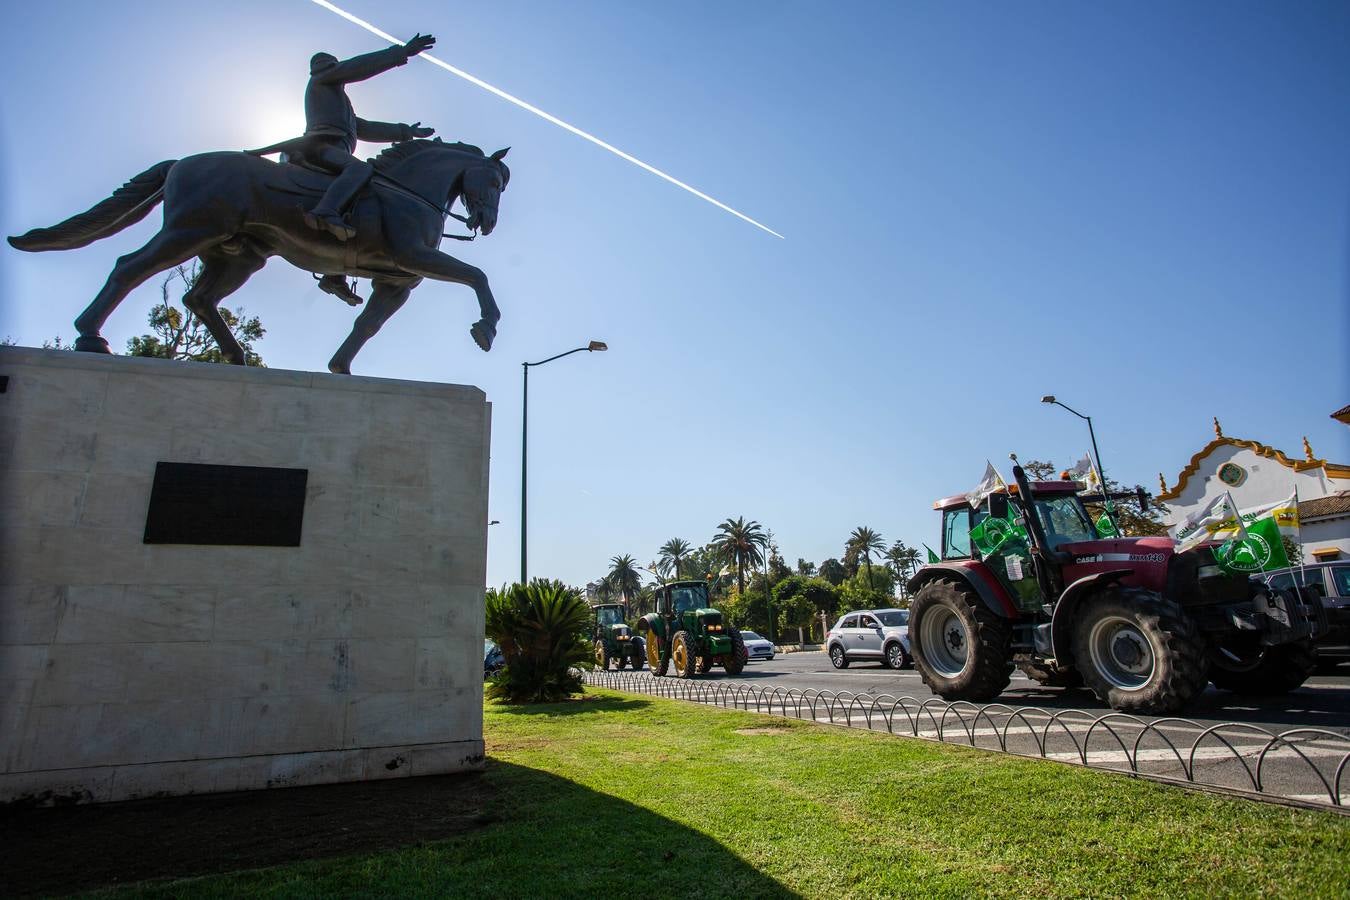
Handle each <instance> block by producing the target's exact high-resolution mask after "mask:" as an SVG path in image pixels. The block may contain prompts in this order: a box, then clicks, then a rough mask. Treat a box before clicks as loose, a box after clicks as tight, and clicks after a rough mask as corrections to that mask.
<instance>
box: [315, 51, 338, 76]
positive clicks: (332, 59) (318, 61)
mask: <svg viewBox="0 0 1350 900" xmlns="http://www.w3.org/2000/svg"><path fill="white" fill-rule="evenodd" d="M337 61H338V59H337V57H336V56H334V55H333V54H331V53H315V54H314V55H313V56H311V57H310V58H309V74H311V75H318V74H319V73H320V72H322V71H323V70H324V69H328V68H331V67H333V66H335V65H337Z"/></svg>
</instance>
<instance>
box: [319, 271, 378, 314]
mask: <svg viewBox="0 0 1350 900" xmlns="http://www.w3.org/2000/svg"><path fill="white" fill-rule="evenodd" d="M330 278H331V279H332V280H331V281H330V280H329V279H330ZM314 279H315V280H316V281H317V282H318V283H319V290H321V291H323V292H324V293H325V294H332V295H333V296H334V297H337V298H338V299H339V300H341V301H342V302H343V303H345V304H347V305H348V306H360V305H361V304H362V303H365V302H366V301H365V300H364V299H363V298H362V297H361V295H360V294H358V293H357V292H356V281H355V280H353V281H352V283H351V286H350V287H348V286H347V279H345V278H343V277H342V276H340V275H331V276H330V275H325V276H323V277H322V278H320V277H319V276H317V275H316V276H314Z"/></svg>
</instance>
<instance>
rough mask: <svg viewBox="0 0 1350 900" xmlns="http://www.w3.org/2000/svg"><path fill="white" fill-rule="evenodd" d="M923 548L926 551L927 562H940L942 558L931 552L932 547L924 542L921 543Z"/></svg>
mask: <svg viewBox="0 0 1350 900" xmlns="http://www.w3.org/2000/svg"><path fill="white" fill-rule="evenodd" d="M923 549H925V550H927V551H928V562H929V563H930V564H932V563H935V562H942V560H940V559H938V555H937V554H936V553H934V552H933V548H932V547H930V546H928V545H927V544H924V545H923Z"/></svg>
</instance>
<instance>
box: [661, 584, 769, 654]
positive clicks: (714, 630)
mask: <svg viewBox="0 0 1350 900" xmlns="http://www.w3.org/2000/svg"><path fill="white" fill-rule="evenodd" d="M654 595H655V601H656V612H654V613H648V614H647V615H645V616H643V617H642V618H641V619H638V623H637V628H638V631H640V632H642V633H643V634H644V635H645V636H646V643H647V665H649V666H651V670H652V674H653V675H665V674H666V673H667V672H669V671H670V667H671V664H672V663H673V664H674V666H675V677H676V678H692V677H693V675H694V673H695V672H697V673H699V674H700V675H703V674H707V673H708V672H710V671H712V667H713V666H715V665H717V666H721V667H722V668H724V669H726V670H727V672H728V673H729V674H731V675H739V674H740V673H741V670H742V669H744V668H745V661H746V659H748V657H749V654H747V653H746V650H745V641H743V640H741V633H740V632H739V631H738V630H737V629H736V626H734V625H728V624H726V622H724V621H723V618H722V614H721V613H720V612H718V611H717V610H715V609H713V608H712V607H711V606H709V604H708V586H707V585H706V584H704V583H703V582H702V581H676V582H672V583H671V584H663V585H659V586H657V587H656V589H655V591H654Z"/></svg>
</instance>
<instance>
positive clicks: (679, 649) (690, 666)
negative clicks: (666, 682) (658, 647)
mask: <svg viewBox="0 0 1350 900" xmlns="http://www.w3.org/2000/svg"><path fill="white" fill-rule="evenodd" d="M694 652H695V651H694V641H693V639H692V638H690V637H689V632H687V631H677V632H675V637H673V638H672V639H671V641H670V661H671V662H672V663H674V664H675V677H676V678H693V677H694V667H695V663H696V662H697V660H698V657H697V656H695V655H694Z"/></svg>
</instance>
